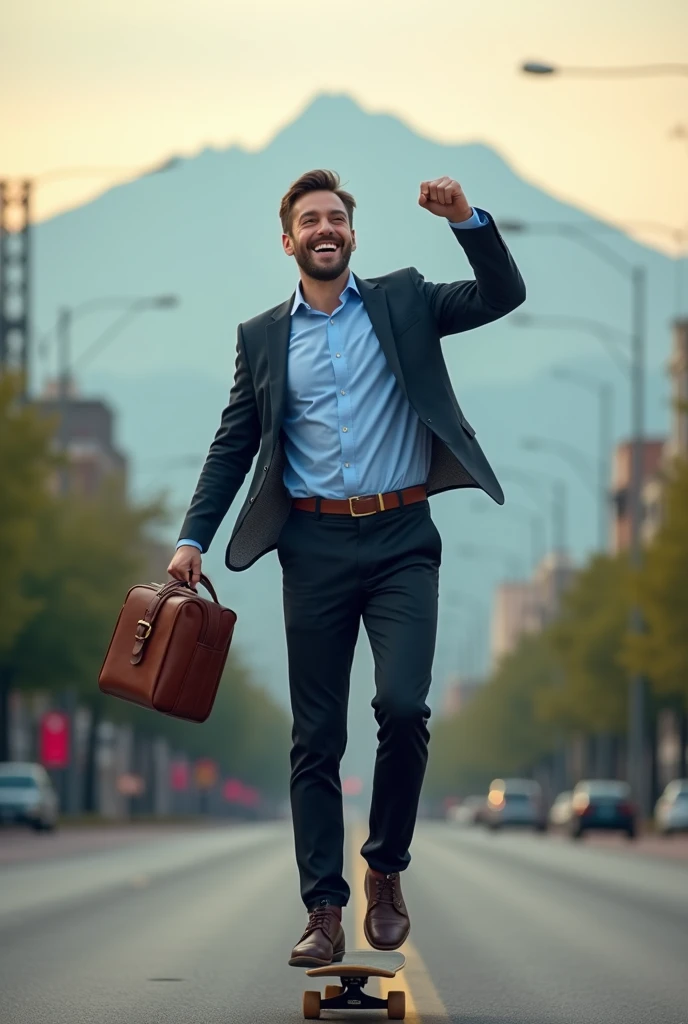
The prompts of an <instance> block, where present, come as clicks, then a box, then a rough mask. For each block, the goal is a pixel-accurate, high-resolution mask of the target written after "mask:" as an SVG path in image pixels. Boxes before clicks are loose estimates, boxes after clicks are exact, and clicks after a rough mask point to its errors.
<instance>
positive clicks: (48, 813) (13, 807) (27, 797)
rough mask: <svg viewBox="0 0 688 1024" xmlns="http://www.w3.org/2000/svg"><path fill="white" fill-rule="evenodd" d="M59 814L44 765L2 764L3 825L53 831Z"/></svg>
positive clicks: (0, 802)
mask: <svg viewBox="0 0 688 1024" xmlns="http://www.w3.org/2000/svg"><path fill="white" fill-rule="evenodd" d="M57 814H58V799H57V793H56V792H55V789H54V786H53V784H52V782H51V781H50V776H49V775H48V773H47V771H46V770H45V768H44V767H43V765H40V764H32V763H31V762H25V761H2V762H0V822H6V823H8V824H22V825H31V826H32V827H33V828H35V829H36V831H51V830H52V829H54V828H55V826H56V825H57Z"/></svg>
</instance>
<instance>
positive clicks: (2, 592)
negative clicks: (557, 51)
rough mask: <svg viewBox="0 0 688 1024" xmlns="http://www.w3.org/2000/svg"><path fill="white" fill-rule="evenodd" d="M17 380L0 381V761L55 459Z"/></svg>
mask: <svg viewBox="0 0 688 1024" xmlns="http://www.w3.org/2000/svg"><path fill="white" fill-rule="evenodd" d="M19 394H20V392H19V380H18V379H17V378H16V377H14V376H12V375H10V374H6V375H3V376H2V377H0V565H2V587H0V761H2V760H6V759H7V757H8V756H9V708H8V698H9V691H10V687H11V686H12V679H13V661H12V658H11V656H10V654H11V651H12V648H13V645H14V643H15V640H16V638H17V636H18V635H19V634H20V633H21V631H22V630H23V629H25V628H26V626H27V625H28V624H29V623H30V622H31V620H32V619H33V617H34V616H36V615H37V614H38V613H39V611H40V608H41V604H42V601H41V597H40V595H37V594H33V595H31V594H28V593H26V592H25V591H24V589H23V587H22V581H23V579H24V576H25V573H26V571H27V568H28V566H29V565H30V564H32V563H33V560H34V558H35V548H36V544H37V543H38V542H39V539H40V535H39V525H38V520H39V516H40V515H41V514H43V513H44V512H45V510H46V508H47V507H48V505H49V501H50V498H49V495H48V493H47V491H46V487H45V480H46V478H47V476H48V474H49V472H50V471H51V469H52V468H54V466H55V465H56V460H55V458H54V456H53V455H52V454H51V452H50V437H51V433H52V425H51V424H50V423H48V422H46V421H45V420H44V419H42V418H40V417H39V416H38V415H37V413H36V411H35V410H34V409H33V408H32V407H31V406H30V405H26V404H22V403H21V402H20V400H19Z"/></svg>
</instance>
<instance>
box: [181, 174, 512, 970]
mask: <svg viewBox="0 0 688 1024" xmlns="http://www.w3.org/2000/svg"><path fill="white" fill-rule="evenodd" d="M418 202H419V204H420V205H421V206H422V207H423V208H424V209H425V210H427V211H428V213H430V214H433V215H434V216H436V217H438V218H444V219H445V220H446V221H447V222H448V224H449V228H450V229H451V230H452V231H453V234H454V237H455V238H456V240H457V242H458V243H459V244H460V245H461V247H462V248H463V250H464V252H465V253H466V255H467V257H468V260H469V262H470V264H471V266H472V268H473V271H474V273H475V280H470V281H459V282H457V283H455V284H430V283H429V282H427V281H425V280H424V279H423V277H422V276H421V274H420V273H419V272H418V271H417V270H415V269H414V268H409V269H406V270H398V271H396V272H394V273H392V274H388V275H385V276H383V277H379V278H375V279H373V280H369V281H365V280H361V279H360V278H358V277H356V275H354V274H352V273H351V271H350V270H349V261H350V258H351V254H352V252H353V251H354V249H355V248H356V237H355V233H354V230H353V212H354V208H355V201H354V199H353V197H352V196H351V195H349V193H348V192H345V191H343V190H342V189H341V188H340V183H339V177H338V175H336V174H334V173H333V172H331V171H322V170H318V171H311V172H309V173H308V174H304V175H303V176H302V177H301V178H299V179H298V181H296V182H294V183H293V184H292V186H291V188H290V189H289V191H288V192H287V194H286V195H285V196H284V198H283V200H282V204H281V207H280V217H281V221H282V230H283V235H282V245H283V247H284V251H285V253H286V254H287V255H288V256H293V257H294V259H295V261H296V263H297V266H298V268H299V273H300V282H299V284H298V287H297V289H296V292H295V294H294V295H292V296H291V297H290V298H289V299H288V300H287V301H286V302H284V303H283V304H282V305H280V306H277V307H275V308H274V309H271V310H268V311H267V312H266V313H261V314H260V315H259V316H257V317H255V318H254V319H253V320H249V321H247V322H246V323H243V324H240V325H239V329H238V342H237V357H236V373H235V379H234V386H233V388H232V390H231V393H230V397H229V404H228V405H227V407H226V408H225V410H224V411H223V413H222V420H221V423H220V427H219V429H218V431H217V433H216V435H215V439H214V441H213V443H212V445H211V446H210V451H209V453H208V457H207V459H206V462H205V465H204V467H203V470H202V472H201V476H200V479H199V481H198V486H197V488H196V492H195V494H194V497H193V500H192V502H191V506H190V508H189V511H188V514H187V516H186V519H185V520H184V524H183V526H182V530H181V533H180V540H179V542H178V546H177V550H176V552H175V555H174V557H173V559H172V561H171V563H170V566H169V570H168V571H169V573H170V574H171V575H172V576H174V577H176V578H177V579H180V580H185V581H187V582H190V583H191V585H192V586H195V585H196V583H197V582H198V580H199V578H200V572H201V552H203V551H207V549H208V547H209V546H210V543H211V541H212V539H213V537H214V535H215V533H216V531H217V529H218V527H219V526H220V523H221V522H222V520H223V518H224V516H225V514H226V513H227V510H228V509H229V507H230V505H231V503H232V501H233V500H234V497H235V495H236V493H237V491H238V489H239V487H240V486H241V484H242V482H243V480H244V478H245V476H246V474H247V472H248V470H249V468H250V466H251V462H252V460H253V457H254V456H255V454H256V452H258V453H259V456H258V462H257V465H256V470H255V474H254V477H253V481H252V483H251V486H250V488H249V491H248V497H247V499H246V501H245V503H244V505H243V507H242V509H241V511H240V513H239V517H238V519H237V522H236V525H235V527H234V530H233V533H232V536H231V539H230V542H229V545H228V547H227V552H226V564H227V566H228V567H229V568H230V569H233V570H242V569H246V568H248V567H249V566H250V565H252V564H253V562H255V561H256V559H258V558H260V556H261V555H263V554H264V553H265V552H266V551H269V550H271V549H273V548H275V547H276V548H277V552H278V557H279V560H280V564H281V566H282V570H283V592H284V615H285V623H286V633H287V650H288V661H289V686H290V696H291V705H292V711H293V717H294V728H293V748H292V752H291V769H292V772H291V804H292V816H293V822H294V835H295V845H296V857H297V862H298V868H299V876H300V883H301V896H302V899H303V901H304V903H305V905H306V908H307V910H308V912H309V916H308V923H307V926H306V930H305V932H304V934H303V935H302V936H301V938H300V939H299V941H298V943H297V944H296V946H295V947H294V949H293V951H292V955H291V958H290V961H289V962H290V964H293V965H295V966H319V965H322V964H328V963H330V962H332V960H333V959H334V960H337V959H341V957H342V955H343V952H344V948H345V941H344V932H343V930H342V927H341V917H342V908H343V907H344V906H346V904H347V901H348V899H349V895H350V891H349V888H348V885H347V883H346V882H345V880H344V878H343V877H342V870H343V841H344V825H343V816H342V793H341V786H340V778H339V765H340V761H341V758H342V756H343V754H344V748H345V745H346V715H347V703H348V694H349V675H350V671H351V663H352V659H353V654H354V647H355V644H356V638H357V635H358V630H359V624H360V622H361V621H363V624H364V626H365V629H366V631H367V633H368V637H369V640H370V644H371V647H372V651H373V657H374V661H375V691H376V692H375V698H374V700H373V708H374V711H375V717H376V720H377V723H378V726H379V732H378V740H379V745H378V750H377V759H376V764H375V775H374V783H373V797H372V805H371V812H370V832H369V836H368V839H367V841H366V843H365V844H364V846H363V848H362V850H361V853H362V855H363V857H364V858H365V860H366V861H367V863H368V871H367V873H366V879H365V891H366V897H367V900H368V909H367V913H366V917H365V934H366V938H367V940H368V942H369V943H370V945H371V946H374V947H375V948H376V949H397V948H398V947H399V946H400V945H401V944H402V943H403V942H404V940H405V939H406V937H407V935H408V933H409V928H410V921H409V915H408V911H407V909H406V905H405V903H404V899H403V897H402V894H401V885H400V881H399V874H400V872H401V871H403V870H404V869H405V868H406V867H407V865H408V863H409V861H410V855H409V846H410V843H411V838H412V835H413V830H414V826H415V820H416V813H417V808H418V801H419V797H420V791H421V785H422V781H423V775H424V772H425V765H426V761H427V746H428V738H429V737H428V730H427V721H428V718H429V715H430V710H429V708H428V706H427V704H426V703H425V700H426V697H427V694H428V690H429V687H430V672H431V666H432V659H433V654H434V646H435V633H436V624H437V595H438V572H439V565H440V560H441V540H440V537H439V534H438V532H437V529H436V527H435V526H434V524H433V522H432V520H431V518H430V512H429V507H428V501H427V498H428V495H429V494H432V493H436V492H438V491H442V490H447V489H449V488H453V487H480V488H482V489H483V490H484V491H486V492H487V493H488V494H489V495H490V496H491V497H492V498H493V499H494V500H495V501H496V502H498V503H499V504H502V503H503V500H504V498H503V494H502V491H501V488H500V486H499V484H498V482H497V480H496V478H495V476H494V473H493V472H492V470H491V468H490V466H489V464H488V462H487V460H486V458H485V456H484V455H483V453H482V451H481V449H480V447H479V446H478V443H477V441H476V440H475V431H474V430H473V428H472V427H471V426H470V424H469V423H468V422H467V420H466V419H465V418H464V416H463V413H462V412H461V409H460V407H459V404H458V402H457V400H456V398H455V396H454V393H453V390H452V387H451V383H450V380H449V375H448V373H447V369H446V367H445V364H444V359H443V356H442V349H441V346H440V338H442V337H443V336H445V335H448V334H457V333H458V332H460V331H466V330H470V329H472V328H474V327H479V326H481V325H482V324H486V323H489V322H490V321H492V320H497V319H498V318H499V317H501V316H504V315H505V314H506V313H509V312H510V311H511V310H512V309H514V308H515V307H516V306H518V305H519V304H520V303H521V302H523V300H524V298H525V288H524V285H523V281H522V280H521V276H520V274H519V272H518V270H517V268H516V266H515V264H514V262H513V260H512V258H511V256H510V254H509V252H508V250H507V248H506V245H505V244H504V242H503V240H502V238H501V236H500V235H499V232H498V231H497V229H496V227H495V224H494V221H493V220H492V218H491V217H490V216H489V214H486V213H485V212H483V211H481V210H473V209H472V208H471V207H470V206H469V204H468V201H467V199H466V197H465V195H464V193H463V190H462V188H461V186H460V185H459V184H458V182H456V181H454V180H453V179H451V178H447V177H443V178H438V179H436V180H434V181H424V182H423V183H422V184H421V186H420V195H419V199H418Z"/></svg>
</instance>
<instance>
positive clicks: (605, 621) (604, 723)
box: [539, 555, 631, 733]
mask: <svg viewBox="0 0 688 1024" xmlns="http://www.w3.org/2000/svg"><path fill="white" fill-rule="evenodd" d="M630 600H631V595H630V570H629V565H628V560H627V558H626V557H625V556H619V557H614V558H613V557H608V556H606V555H598V556H596V557H595V558H593V559H592V561H591V562H590V563H589V564H588V565H587V566H586V568H585V569H583V570H582V571H581V572H579V573H578V574H577V576H576V577H575V579H574V581H573V583H572V585H571V586H570V588H569V589H568V590H567V592H566V594H565V595H564V598H563V603H562V610H561V614H560V616H559V619H558V620H557V622H556V623H555V624H554V626H553V627H552V630H551V635H552V644H553V648H554V650H555V652H556V654H557V656H558V658H559V660H560V662H561V666H562V672H561V677H560V685H559V686H556V687H553V688H552V689H551V690H550V691H549V692H548V693H544V694H542V697H541V700H540V705H539V711H540V713H541V714H542V715H543V717H545V718H546V719H547V720H549V721H551V722H553V723H555V724H557V725H559V726H560V727H562V728H564V729H566V730H567V731H583V732H587V733H603V732H608V733H620V732H623V731H624V729H625V727H626V717H627V713H626V708H627V694H628V675H627V671H626V669H625V667H624V664H623V661H622V650H623V646H624V643H625V638H626V634H627V631H628V621H629V615H630Z"/></svg>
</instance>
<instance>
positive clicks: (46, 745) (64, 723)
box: [40, 711, 69, 768]
mask: <svg viewBox="0 0 688 1024" xmlns="http://www.w3.org/2000/svg"><path fill="white" fill-rule="evenodd" d="M40 735H41V740H40V746H41V752H40V760H41V764H43V765H45V767H46V768H66V767H67V765H68V764H69V716H68V715H66V714H64V712H62V711H47V712H46V713H45V714H44V715H43V717H42V718H41V730H40Z"/></svg>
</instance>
